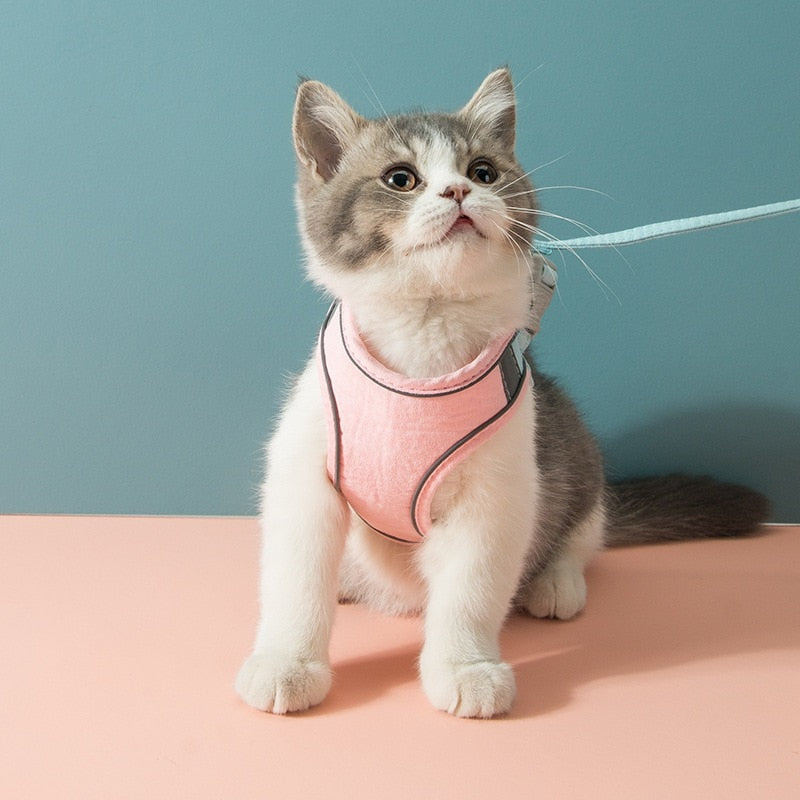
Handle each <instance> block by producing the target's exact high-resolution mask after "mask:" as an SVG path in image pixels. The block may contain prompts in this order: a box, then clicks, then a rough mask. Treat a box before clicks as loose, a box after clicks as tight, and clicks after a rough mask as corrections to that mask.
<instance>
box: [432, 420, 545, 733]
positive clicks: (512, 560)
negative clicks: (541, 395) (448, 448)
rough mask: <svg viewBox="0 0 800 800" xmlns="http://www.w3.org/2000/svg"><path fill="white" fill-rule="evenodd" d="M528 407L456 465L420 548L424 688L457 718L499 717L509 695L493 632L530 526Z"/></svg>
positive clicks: (510, 683) (507, 671) (509, 681)
mask: <svg viewBox="0 0 800 800" xmlns="http://www.w3.org/2000/svg"><path fill="white" fill-rule="evenodd" d="M532 417H533V415H532V409H531V408H529V407H527V406H526V407H525V408H523V409H520V410H519V412H518V414H517V415H516V417H515V419H514V420H512V421H511V422H510V423H509V425H508V426H507V427H506V428H504V429H503V430H501V431H499V432H498V433H497V434H495V436H494V437H493V438H492V439H491V440H489V441H488V442H486V443H485V444H484V445H482V447H481V448H480V449H479V450H478V451H477V452H476V453H475V454H473V456H471V458H470V459H469V461H468V462H467V464H466V465H465V467H464V472H463V473H462V475H461V476H460V478H461V482H462V485H463V488H462V489H461V490H460V492H459V493H458V496H457V502H456V503H455V504H454V505H453V506H452V508H451V509H450V510H449V511H448V513H447V515H446V517H445V518H444V521H443V522H442V523H439V524H437V525H435V526H434V528H433V529H432V530H431V531H430V535H429V537H428V539H427V540H426V541H425V542H424V544H423V545H422V546H421V548H420V563H421V567H422V570H423V572H424V575H425V578H426V580H427V584H428V602H427V607H426V613H425V644H424V646H423V649H422V653H421V655H420V677H421V680H422V686H423V689H424V691H425V693H426V695H427V696H428V698H429V700H430V701H431V703H433V705H434V706H435V707H436V708H439V709H442V710H444V711H448V712H449V713H451V714H455V715H457V716H461V717H492V716H495V715H497V714H502V713H505V712H507V711H508V710H509V709H510V708H511V705H512V703H513V700H514V696H515V693H516V687H515V683H514V675H513V672H512V669H511V667H510V666H509V665H508V664H506V663H504V662H503V661H502V659H501V655H500V645H499V636H500V629H501V627H502V625H503V621H504V620H505V617H506V615H507V613H508V610H509V607H510V603H511V599H512V597H513V595H514V591H515V589H516V587H517V584H518V581H519V579H520V576H521V572H522V569H523V564H524V560H525V553H526V551H527V549H528V547H529V545H530V539H531V536H532V532H533V531H534V529H535V515H536V492H535V487H536V485H537V482H536V467H535V462H534V456H533V453H532V447H531V452H529V453H528V452H525V453H520V452H519V447H518V444H519V442H524V441H526V440H530V441H532V439H533V437H532V436H531V435H530V431H531V424H532Z"/></svg>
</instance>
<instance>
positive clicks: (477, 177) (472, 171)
mask: <svg viewBox="0 0 800 800" xmlns="http://www.w3.org/2000/svg"><path fill="white" fill-rule="evenodd" d="M467 177H468V178H469V179H470V180H471V181H474V182H475V183H485V184H489V183H494V182H495V181H496V180H497V170H496V169H495V168H494V165H493V164H492V162H491V161H486V160H485V159H480V160H479V161H473V162H472V163H471V164H470V165H469V169H468V170H467Z"/></svg>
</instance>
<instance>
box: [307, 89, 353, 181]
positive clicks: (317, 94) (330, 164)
mask: <svg viewBox="0 0 800 800" xmlns="http://www.w3.org/2000/svg"><path fill="white" fill-rule="evenodd" d="M363 123H364V119H363V118H362V117H360V116H359V115H358V114H356V112H355V111H353V109H352V108H350V106H349V105H347V103H345V101H344V100H342V98H341V97H339V95H338V94H336V92H334V91H333V89H330V88H328V87H327V86H326V85H325V84H324V83H320V82H319V81H309V80H304V81H302V82H301V83H300V85H299V86H298V87H297V99H296V100H295V104H294V119H293V121H292V134H293V136H294V149H295V151H296V152H297V157H298V158H299V159H300V163H301V164H302V165H303V166H304V167H306V168H307V169H308V170H310V171H311V172H312V173H316V174H317V175H319V176H320V177H321V178H322V180H324V181H327V180H330V178H331V177H333V175H334V174H335V172H336V169H337V167H338V166H339V162H340V161H341V158H342V154H343V153H344V150H345V147H346V146H347V143H348V142H351V141H352V140H353V136H354V135H355V134H356V132H357V131H358V129H359V128H360V127H361V125H362V124H363Z"/></svg>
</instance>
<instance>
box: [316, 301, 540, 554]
mask: <svg viewBox="0 0 800 800" xmlns="http://www.w3.org/2000/svg"><path fill="white" fill-rule="evenodd" d="M317 364H318V367H319V374H320V380H321V384H322V394H323V398H324V401H325V406H326V409H327V416H328V461H327V469H328V475H329V476H330V479H331V481H332V482H333V484H334V486H335V487H336V488H337V490H338V491H340V492H341V493H342V494H343V495H344V497H345V499H346V500H347V502H348V503H349V504H350V506H351V508H352V509H353V510H354V511H355V512H356V514H358V515H359V516H360V517H361V518H362V519H363V520H364V521H365V522H366V523H367V524H368V525H369V526H370V527H372V528H374V529H375V530H376V531H378V532H379V533H382V534H384V535H385V536H388V537H389V538H392V539H397V540H399V541H402V542H419V541H421V540H422V539H423V538H424V537H425V534H426V533H427V532H428V530H429V528H430V526H431V524H432V522H433V520H432V519H431V502H432V500H433V496H434V495H435V493H436V489H437V488H438V487H439V485H440V484H441V482H442V481H443V480H444V478H445V477H446V476H447V475H448V474H449V473H450V472H451V470H452V469H453V468H454V467H455V466H456V465H457V464H459V463H460V462H461V461H463V459H465V458H466V457H467V456H468V455H469V454H470V453H471V452H472V451H473V450H474V449H475V448H476V447H477V446H478V445H479V444H481V443H482V442H484V441H485V440H486V439H487V438H488V437H490V436H491V435H492V434H493V433H494V432H495V431H497V430H498V428H500V427H501V426H502V425H504V424H505V423H506V422H507V421H508V419H510V418H511V415H512V414H513V413H514V412H515V411H516V409H517V408H518V407H519V405H520V403H521V402H522V401H523V399H524V397H525V396H526V394H527V392H528V391H530V387H531V386H532V381H531V379H530V377H529V376H530V370H529V369H528V365H527V363H526V362H525V359H524V358H523V357H522V348H521V346H520V343H519V341H518V337H517V336H514V335H511V336H508V337H505V338H503V339H499V340H496V341H494V342H492V343H490V344H489V346H488V347H487V348H486V349H485V350H484V351H483V352H482V353H481V354H480V355H479V356H478V357H477V358H476V359H475V360H474V361H473V362H472V363H470V364H467V366H465V367H463V368H462V369H459V370H457V371H456V372H453V373H451V374H449V375H444V376H442V377H440V378H430V379H422V380H413V379H411V378H407V377H405V376H403V375H400V374H398V373H396V372H393V371H392V370H390V369H388V368H387V367H385V366H384V365H383V364H381V363H380V362H379V361H377V360H376V359H375V358H374V356H372V354H371V353H370V352H369V351H368V350H367V348H366V346H365V344H364V342H363V340H362V339H361V337H360V335H359V333H358V330H357V329H356V326H355V323H354V320H353V318H352V316H351V315H350V313H349V312H348V310H347V309H346V308H345V309H343V308H342V306H341V304H339V303H337V304H335V305H334V306H333V307H332V308H331V310H330V312H329V313H328V317H327V319H326V320H325V323H324V325H323V327H322V331H321V332H320V337H319V347H318V350H317Z"/></svg>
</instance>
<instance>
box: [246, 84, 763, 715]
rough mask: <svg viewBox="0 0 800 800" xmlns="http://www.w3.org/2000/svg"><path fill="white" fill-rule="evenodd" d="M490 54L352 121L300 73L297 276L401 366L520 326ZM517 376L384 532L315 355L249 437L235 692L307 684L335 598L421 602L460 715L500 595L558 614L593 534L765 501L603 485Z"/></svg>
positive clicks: (718, 528)
mask: <svg viewBox="0 0 800 800" xmlns="http://www.w3.org/2000/svg"><path fill="white" fill-rule="evenodd" d="M515 108H516V107H515V98H514V90H513V84H512V80H511V76H510V74H509V72H508V70H505V69H500V70H497V71H495V72H493V73H491V74H490V75H489V76H488V77H487V78H486V79H485V80H484V82H483V83H482V85H481V86H480V88H479V89H478V91H477V92H476V93H475V95H474V96H473V97H472V99H471V100H470V101H469V103H467V105H466V106H465V107H464V108H463V109H461V110H460V111H458V112H456V113H453V114H427V113H416V114H410V115H402V116H393V117H383V118H381V119H377V120H367V119H364V118H362V117H361V116H359V115H358V114H356V113H355V112H354V111H353V110H352V109H351V108H350V107H349V106H348V105H347V104H346V103H345V102H344V101H343V100H342V99H341V98H340V97H339V96H338V95H337V94H336V93H335V92H333V91H332V90H331V89H329V88H328V87H326V86H325V85H323V84H321V83H318V82H315V81H304V82H302V83H301V84H300V87H299V89H298V93H297V100H296V106H295V112H294V122H293V133H294V144H295V149H296V152H297V157H298V170H299V177H298V184H297V205H298V209H299V214H300V228H301V232H302V237H303V243H304V246H305V250H306V254H307V266H308V273H309V275H310V276H311V278H312V279H313V280H314V281H315V282H316V283H317V284H319V285H320V286H321V287H322V288H324V289H325V290H326V291H327V292H329V293H330V294H332V295H333V296H334V297H335V298H337V299H338V300H339V301H341V303H343V304H345V305H346V306H347V307H348V308H349V310H350V312H351V314H352V315H353V318H354V319H355V322H356V324H357V326H358V330H359V332H360V334H361V336H362V337H363V340H364V341H365V342H366V344H367V346H368V348H369V351H370V352H371V353H372V355H373V356H374V357H375V358H376V359H378V360H379V361H380V362H381V363H382V364H384V365H385V366H386V367H387V368H389V369H391V370H393V371H394V372H396V373H400V374H402V375H405V376H408V377H410V378H417V379H425V378H431V377H435V376H438V375H442V374H446V373H449V372H452V371H454V370H457V369H459V368H461V367H463V366H464V365H466V364H468V363H469V362H470V361H471V360H472V359H473V358H475V356H476V354H478V353H480V352H481V351H482V349H483V348H484V347H485V346H486V344H487V342H489V341H492V340H494V339H496V338H497V337H499V336H503V335H506V334H509V333H512V332H514V331H516V330H519V329H523V328H526V327H530V326H531V325H532V324H534V323H535V320H531V318H530V315H531V307H532V305H531V291H532V289H531V287H532V285H533V284H532V281H531V273H532V270H533V268H534V266H535V261H534V260H535V258H536V257H535V256H532V255H531V253H530V243H531V238H532V235H533V232H534V231H536V230H537V229H536V201H535V193H534V189H533V187H532V185H531V183H530V181H529V179H528V177H527V175H526V173H525V172H524V171H523V169H522V167H521V166H520V165H519V163H518V162H517V160H516V158H515V155H514V140H515V118H516V110H515ZM531 368H532V373H533V377H534V388H533V390H532V391H531V392H529V396H528V397H527V398H526V400H525V402H524V403H523V404H522V407H521V408H520V409H519V411H518V412H517V413H515V414H514V416H513V418H511V419H510V421H509V422H508V424H507V425H506V426H505V427H503V428H501V429H500V430H498V431H497V432H496V433H494V434H493V435H492V436H491V438H489V439H488V440H487V441H485V442H484V443H483V444H481V445H480V447H479V448H478V449H477V450H476V451H475V452H474V453H473V454H472V455H470V456H469V457H468V458H467V459H466V460H465V461H464V462H463V463H462V464H460V465H459V466H458V467H457V468H456V469H455V470H454V471H453V472H452V474H450V476H449V477H448V478H447V479H446V481H445V482H444V483H443V484H442V486H441V487H440V488H439V489H438V491H437V493H436V496H435V497H434V500H433V505H432V514H431V515H432V518H433V520H434V523H433V526H432V529H431V531H430V532H429V535H428V536H427V537H426V538H425V540H424V541H423V542H421V543H419V544H414V545H409V544H403V543H398V542H396V541H393V540H391V539H389V538H386V537H383V536H380V535H379V534H377V533H376V532H374V531H373V530H371V529H370V528H368V527H367V526H366V525H365V524H364V523H363V522H362V521H361V520H360V518H358V516H357V515H355V514H354V513H352V512H351V511H350V509H349V507H348V504H347V502H346V501H345V500H344V499H343V497H342V496H341V495H340V494H339V493H338V492H337V490H336V489H335V488H334V485H333V483H332V481H331V479H330V478H329V476H328V474H327V471H326V449H327V446H328V444H327V443H328V438H327V429H326V418H325V412H324V409H323V396H322V389H321V387H320V383H319V381H318V376H317V369H316V366H315V363H314V360H313V359H312V361H311V362H310V363H309V365H308V367H307V368H306V370H305V371H304V372H303V373H302V375H300V377H299V378H298V380H297V382H296V385H295V386H294V390H293V392H292V394H291V396H290V398H289V400H288V402H287V404H286V406H285V408H284V410H283V413H282V415H281V418H280V421H279V423H278V426H277V429H276V432H275V434H274V436H273V437H272V439H271V441H270V443H269V445H268V451H267V475H266V480H265V483H264V487H263V514H262V527H263V531H262V532H263V551H262V558H261V594H260V603H261V619H260V623H259V626H258V631H257V635H256V641H255V646H254V649H253V653H252V655H251V656H250V657H249V658H248V659H247V661H246V662H245V663H244V665H243V666H242V668H241V671H240V673H239V675H238V678H237V681H236V687H237V691H238V692H239V694H240V695H241V697H242V698H243V699H244V700H245V701H246V702H247V703H249V704H250V705H252V706H254V707H256V708H259V709H262V710H266V711H271V712H274V713H279V714H280V713H285V712H290V711H299V710H301V709H305V708H308V707H309V706H313V705H315V704H317V703H319V702H321V701H322V700H323V698H324V697H325V695H326V694H327V692H328V690H329V688H330V684H331V670H330V666H329V658H328V644H329V639H330V634H331V626H332V623H333V618H334V612H335V609H336V605H337V598H340V599H347V600H350V601H358V602H366V603H369V604H371V605H372V606H374V607H377V608H379V609H382V610H385V611H388V612H392V613H411V612H422V613H423V614H424V624H425V643H424V646H423V648H422V652H421V655H420V659H419V671H420V678H421V682H422V687H423V689H424V691H425V693H426V695H427V696H428V698H429V699H430V701H431V703H432V704H433V705H434V706H435V707H436V708H438V709H443V710H445V711H448V712H450V713H451V714H456V715H458V716H463V717H492V716H494V715H497V714H502V713H504V712H507V711H508V710H509V709H510V708H511V705H512V702H513V699H514V694H515V685H514V676H513V673H512V670H511V667H510V666H509V665H508V664H506V663H504V662H503V660H502V657H501V654H500V648H499V644H498V637H499V633H500V629H501V626H502V625H503V621H504V619H505V617H506V615H507V614H508V613H509V611H510V610H511V609H512V608H514V607H518V608H521V609H524V610H526V611H527V612H528V613H530V614H532V615H534V616H536V617H556V618H559V619H568V618H570V617H573V616H575V615H576V614H578V613H579V612H580V611H581V610H582V609H583V607H584V604H585V601H586V584H585V581H584V576H583V570H584V567H585V565H586V563H587V562H588V561H589V559H590V558H591V557H592V555H593V554H594V553H596V552H597V551H598V550H599V549H600V548H601V547H603V546H604V545H613V544H623V543H639V542H644V541H648V540H659V539H666V538H688V537H692V536H720V535H740V534H745V533H748V532H750V531H752V530H753V529H754V528H755V527H756V525H757V524H758V522H759V521H760V520H762V519H763V518H764V516H765V514H766V501H765V499H764V498H763V497H761V496H760V495H758V494H757V493H755V492H752V491H750V490H748V489H744V488H742V487H735V486H731V485H727V484H721V483H717V482H715V481H712V480H710V479H694V478H684V477H679V476H670V477H667V478H662V479H647V480H642V481H631V482H627V483H623V484H616V485H609V484H607V483H606V481H605V479H604V475H603V467H602V462H601V457H600V454H599V451H598V448H597V445H596V444H595V441H594V439H593V438H592V436H591V435H590V434H589V432H588V431H587V430H586V429H585V427H584V425H583V423H582V421H581V419H580V417H579V414H578V412H577V411H576V410H575V408H574V406H573V405H572V403H571V402H570V401H569V399H568V398H567V397H566V396H565V395H564V394H563V392H562V391H561V390H560V389H559V388H558V387H557V386H556V385H555V384H554V383H553V382H552V381H551V380H549V379H548V378H547V377H545V376H543V375H541V374H540V373H538V372H537V371H536V370H535V368H533V366H532V362H531Z"/></svg>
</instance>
